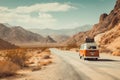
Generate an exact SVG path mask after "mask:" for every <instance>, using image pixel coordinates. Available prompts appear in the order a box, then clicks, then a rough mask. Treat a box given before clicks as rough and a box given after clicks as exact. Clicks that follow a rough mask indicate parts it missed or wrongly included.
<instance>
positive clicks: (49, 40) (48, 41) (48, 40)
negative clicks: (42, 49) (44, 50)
mask: <svg viewBox="0 0 120 80" xmlns="http://www.w3.org/2000/svg"><path fill="white" fill-rule="evenodd" d="M46 42H47V43H56V41H55V40H54V39H53V38H52V37H50V36H47V37H46Z"/></svg>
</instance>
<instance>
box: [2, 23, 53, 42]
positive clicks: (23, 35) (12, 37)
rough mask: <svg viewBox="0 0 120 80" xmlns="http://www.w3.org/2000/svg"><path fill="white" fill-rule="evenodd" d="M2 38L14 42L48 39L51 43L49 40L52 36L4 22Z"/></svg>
mask: <svg viewBox="0 0 120 80" xmlns="http://www.w3.org/2000/svg"><path fill="white" fill-rule="evenodd" d="M0 38H1V39H3V40H5V41H8V42H10V43H14V44H17V43H18V44H19V43H32V42H41V43H47V42H48V41H49V42H48V43H50V41H51V40H48V39H51V38H45V37H43V36H41V35H40V34H37V33H33V32H31V31H28V30H25V29H24V28H22V27H20V26H12V27H11V26H10V25H8V24H3V23H0ZM52 42H53V41H52Z"/></svg>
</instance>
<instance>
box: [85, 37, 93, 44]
mask: <svg viewBox="0 0 120 80" xmlns="http://www.w3.org/2000/svg"><path fill="white" fill-rule="evenodd" d="M92 42H94V38H86V39H85V43H92Z"/></svg>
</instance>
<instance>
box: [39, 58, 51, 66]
mask: <svg viewBox="0 0 120 80" xmlns="http://www.w3.org/2000/svg"><path fill="white" fill-rule="evenodd" d="M50 63H52V60H51V59H47V60H42V61H41V62H40V65H41V66H46V65H48V64H50Z"/></svg>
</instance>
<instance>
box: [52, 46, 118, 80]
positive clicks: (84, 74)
mask: <svg viewBox="0 0 120 80" xmlns="http://www.w3.org/2000/svg"><path fill="white" fill-rule="evenodd" d="M50 51H51V53H53V54H55V55H57V56H58V57H59V58H60V59H61V60H62V61H63V62H64V63H65V64H66V65H67V68H68V70H69V71H68V74H63V75H64V76H65V75H66V76H67V77H68V76H69V79H68V80H120V57H115V56H110V55H108V54H100V59H99V60H97V61H84V60H81V59H80V58H79V55H78V53H77V52H71V51H62V50H59V49H55V48H52V49H50ZM61 66H62V65H61ZM69 68H71V69H69ZM64 71H67V69H66V70H64ZM71 73H72V76H71V75H70V74H71ZM62 80H63V79H62ZM64 80H66V77H64Z"/></svg>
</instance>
